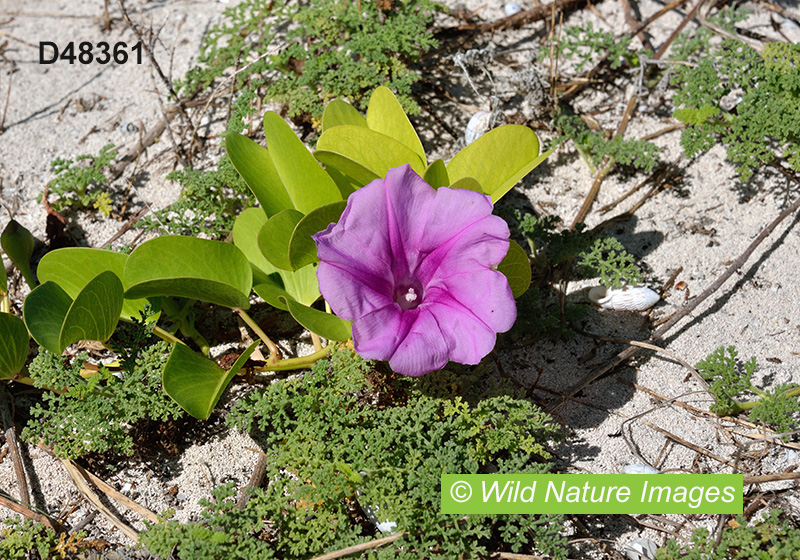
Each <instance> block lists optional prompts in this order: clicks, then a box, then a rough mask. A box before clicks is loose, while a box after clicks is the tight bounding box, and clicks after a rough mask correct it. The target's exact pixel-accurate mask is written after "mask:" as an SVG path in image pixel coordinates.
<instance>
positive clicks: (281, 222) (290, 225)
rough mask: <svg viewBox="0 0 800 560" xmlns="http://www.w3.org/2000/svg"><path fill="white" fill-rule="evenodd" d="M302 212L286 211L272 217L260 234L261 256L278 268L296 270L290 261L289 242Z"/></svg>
mask: <svg viewBox="0 0 800 560" xmlns="http://www.w3.org/2000/svg"><path fill="white" fill-rule="evenodd" d="M302 218H303V214H302V212H298V211H297V210H284V211H283V212H279V213H277V214H275V215H274V216H272V217H271V218H270V219H269V220H267V223H265V224H264V225H263V226H262V227H261V230H260V231H259V232H258V247H259V248H260V250H261V254H262V255H264V257H265V258H266V259H267V260H268V261H269V262H271V263H272V264H273V265H274V266H276V267H277V268H280V269H283V270H294V267H292V263H291V262H290V261H289V240H291V238H292V232H293V231H294V228H295V226H297V223H298V222H299V221H300V220H301V219H302Z"/></svg>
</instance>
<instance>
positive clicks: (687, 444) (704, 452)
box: [642, 421, 737, 469]
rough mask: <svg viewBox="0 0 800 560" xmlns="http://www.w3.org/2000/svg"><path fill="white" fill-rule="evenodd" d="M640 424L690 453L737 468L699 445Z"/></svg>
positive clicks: (643, 422)
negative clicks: (685, 448) (689, 450)
mask: <svg viewBox="0 0 800 560" xmlns="http://www.w3.org/2000/svg"><path fill="white" fill-rule="evenodd" d="M642 424H644V425H645V426H647V427H648V428H652V429H653V430H655V431H657V432H658V433H660V434H661V435H663V436H664V437H666V438H669V439H671V440H672V441H674V442H675V443H678V444H680V445H682V446H684V447H687V448H689V449H691V450H692V451H695V452H696V453H699V454H700V455H705V456H706V457H708V458H710V459H714V460H715V461H718V462H720V463H722V464H723V465H728V466H729V467H731V468H734V469H735V468H737V467H736V463H734V462H733V461H729V460H728V459H726V458H725V457H721V456H719V455H717V454H716V453H712V452H711V451H708V450H707V449H703V448H702V447H700V446H699V445H696V444H694V443H692V442H690V441H688V440H685V439H683V438H682V437H679V436H676V435H675V434H673V433H671V432H669V431H667V430H665V429H664V428H660V427H658V426H656V425H655V424H652V423H650V422H647V421H642Z"/></svg>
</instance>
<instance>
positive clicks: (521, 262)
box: [497, 241, 531, 298]
mask: <svg viewBox="0 0 800 560" xmlns="http://www.w3.org/2000/svg"><path fill="white" fill-rule="evenodd" d="M497 270H499V271H500V272H502V273H503V274H505V276H506V278H508V285H509V287H510V288H511V293H512V294H514V298H518V297H519V296H521V295H522V294H524V293H525V292H527V291H528V288H529V287H530V285H531V262H530V260H528V255H527V254H526V253H525V249H523V248H522V247H520V246H519V244H518V243H516V242H515V241H512V242H511V245H510V246H509V247H508V253H506V256H505V258H504V259H503V261H502V262H501V263H500V264H499V265H498V266H497Z"/></svg>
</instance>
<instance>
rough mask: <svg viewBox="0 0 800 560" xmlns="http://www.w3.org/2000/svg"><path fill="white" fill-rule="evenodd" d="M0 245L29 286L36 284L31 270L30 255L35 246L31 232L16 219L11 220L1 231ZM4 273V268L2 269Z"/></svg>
mask: <svg viewBox="0 0 800 560" xmlns="http://www.w3.org/2000/svg"><path fill="white" fill-rule="evenodd" d="M0 246H2V247H3V251H5V252H6V255H8V258H9V259H11V262H12V263H14V265H15V266H16V267H17V270H19V271H20V273H21V274H22V277H23V278H25V282H27V283H28V286H30V287H31V288H33V287H35V286H36V278H35V277H34V276H33V271H32V270H31V255H33V249H34V247H36V240H35V239H34V238H33V234H31V232H29V231H28V230H27V229H25V227H24V226H23V225H22V224H20V223H19V222H18V221H16V220H11V221H10V222H8V225H6V227H5V229H4V230H3V233H2V234H0ZM3 275H5V269H4V270H3Z"/></svg>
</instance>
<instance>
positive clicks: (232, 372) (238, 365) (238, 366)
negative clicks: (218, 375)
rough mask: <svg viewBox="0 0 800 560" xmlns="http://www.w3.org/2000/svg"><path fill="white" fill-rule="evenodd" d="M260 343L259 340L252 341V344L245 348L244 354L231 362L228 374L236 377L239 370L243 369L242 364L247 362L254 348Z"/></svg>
mask: <svg viewBox="0 0 800 560" xmlns="http://www.w3.org/2000/svg"><path fill="white" fill-rule="evenodd" d="M260 343H261V341H260V340H256V341H254V342H253V343H252V344H250V346H248V347H247V349H246V350H245V351H244V352H242V353H241V354H239V357H238V358H236V361H235V362H233V365H232V366H231V369H229V370H228V374H229V375H236V374H237V373H239V370H240V369H242V368H243V367H244V364H245V363H246V362H247V360H249V359H250V356H251V355H252V354H253V352H255V350H256V348H258V345H259V344H260Z"/></svg>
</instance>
